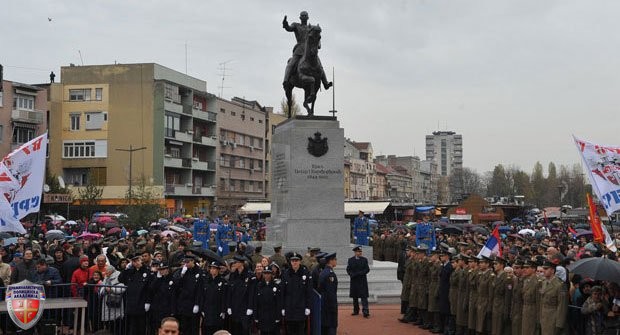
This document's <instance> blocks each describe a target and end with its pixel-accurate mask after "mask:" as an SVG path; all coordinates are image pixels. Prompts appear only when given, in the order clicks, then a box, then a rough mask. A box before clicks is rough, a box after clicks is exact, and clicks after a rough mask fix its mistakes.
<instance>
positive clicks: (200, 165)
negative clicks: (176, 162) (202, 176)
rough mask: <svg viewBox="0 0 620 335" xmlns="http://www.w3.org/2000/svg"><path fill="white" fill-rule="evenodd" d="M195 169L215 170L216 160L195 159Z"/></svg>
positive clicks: (193, 164) (193, 165)
mask: <svg viewBox="0 0 620 335" xmlns="http://www.w3.org/2000/svg"><path fill="white" fill-rule="evenodd" d="M192 167H193V168H194V170H210V171H215V162H214V161H194V162H193V163H192Z"/></svg>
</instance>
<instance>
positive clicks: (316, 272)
mask: <svg viewBox="0 0 620 335" xmlns="http://www.w3.org/2000/svg"><path fill="white" fill-rule="evenodd" d="M325 255H327V253H325V252H319V253H317V254H316V261H317V263H316V266H315V267H314V268H313V269H308V271H310V276H311V277H312V287H313V288H314V289H315V290H318V289H319V277H320V276H321V272H323V269H324V268H325Z"/></svg>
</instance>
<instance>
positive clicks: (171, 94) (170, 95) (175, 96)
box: [164, 83, 181, 103]
mask: <svg viewBox="0 0 620 335" xmlns="http://www.w3.org/2000/svg"><path fill="white" fill-rule="evenodd" d="M164 98H165V99H168V100H172V101H174V102H176V103H180V102H181V96H180V95H179V88H178V87H177V86H174V85H171V84H168V83H166V84H165V87H164Z"/></svg>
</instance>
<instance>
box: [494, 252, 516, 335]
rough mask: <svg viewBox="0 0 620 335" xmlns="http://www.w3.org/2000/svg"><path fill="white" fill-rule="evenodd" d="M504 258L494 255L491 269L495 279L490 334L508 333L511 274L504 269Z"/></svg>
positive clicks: (501, 334)
mask: <svg viewBox="0 0 620 335" xmlns="http://www.w3.org/2000/svg"><path fill="white" fill-rule="evenodd" d="M505 265H506V260H505V259H504V258H502V257H500V256H496V257H495V262H494V263H493V269H494V270H495V280H494V281H493V283H492V288H493V302H492V303H493V308H492V317H491V335H504V334H510V300H511V296H512V285H513V284H512V282H513V278H512V274H508V273H506V272H505V271H504V266H505Z"/></svg>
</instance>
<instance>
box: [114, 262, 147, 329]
mask: <svg viewBox="0 0 620 335" xmlns="http://www.w3.org/2000/svg"><path fill="white" fill-rule="evenodd" d="M149 272H150V271H149V269H147V268H146V267H145V266H142V257H141V256H140V254H135V255H133V256H131V263H130V265H128V267H127V269H125V270H123V272H121V274H120V275H119V276H118V281H119V282H121V283H123V284H125V286H127V289H126V290H125V313H126V315H127V334H144V333H145V329H146V314H145V313H144V312H145V307H146V296H147V293H146V291H147V289H148V286H149V283H150V280H151V276H150V275H149Z"/></svg>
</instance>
